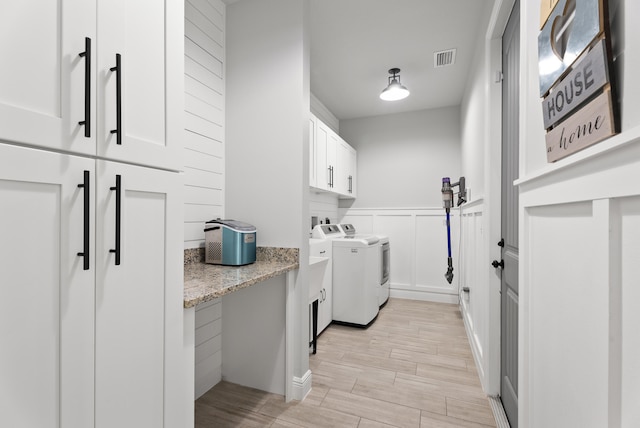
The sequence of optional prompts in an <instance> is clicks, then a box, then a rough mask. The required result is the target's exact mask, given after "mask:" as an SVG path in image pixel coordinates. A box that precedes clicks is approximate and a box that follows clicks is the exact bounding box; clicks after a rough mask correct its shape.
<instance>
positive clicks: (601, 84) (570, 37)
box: [538, 0, 618, 162]
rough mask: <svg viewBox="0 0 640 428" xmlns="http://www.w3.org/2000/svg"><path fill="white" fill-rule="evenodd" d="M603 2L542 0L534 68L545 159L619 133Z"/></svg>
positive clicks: (565, 154)
mask: <svg viewBox="0 0 640 428" xmlns="http://www.w3.org/2000/svg"><path fill="white" fill-rule="evenodd" d="M606 7H607V4H606V0H541V7H540V17H541V25H542V29H541V31H540V35H539V36H538V69H539V77H540V96H541V97H542V98H543V99H542V113H543V120H544V128H545V129H546V130H547V135H546V138H545V140H546V151H547V161H548V162H555V161H557V160H558V159H562V158H564V157H566V156H569V155H570V154H572V153H575V152H577V151H579V150H581V149H583V148H585V147H588V146H590V145H592V144H595V143H597V142H599V141H602V140H604V139H606V138H609V137H611V136H612V135H615V134H616V133H617V130H618V129H617V128H618V126H617V115H616V111H617V108H616V107H617V106H616V104H615V97H614V94H615V91H614V88H613V87H612V82H611V80H612V79H611V64H612V61H611V54H610V52H611V48H610V44H609V40H610V39H609V38H607V37H608V36H609V34H608V33H609V25H608V22H606V21H605V17H606V13H605V8H606Z"/></svg>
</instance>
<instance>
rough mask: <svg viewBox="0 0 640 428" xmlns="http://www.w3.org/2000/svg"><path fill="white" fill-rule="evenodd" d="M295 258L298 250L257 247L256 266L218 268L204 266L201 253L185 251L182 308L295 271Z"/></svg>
mask: <svg viewBox="0 0 640 428" xmlns="http://www.w3.org/2000/svg"><path fill="white" fill-rule="evenodd" d="M298 257H299V249H298V248H274V247H258V249H257V251H256V259H257V260H256V262H255V263H252V264H250V265H246V266H220V265H209V264H205V263H204V249H201V248H196V249H193V250H185V256H184V258H185V265H184V307H185V308H191V307H194V306H196V305H197V304H199V303H204V302H207V301H210V300H213V299H215V298H218V297H221V296H224V295H225V294H229V293H232V292H234V291H236V290H239V289H241V288H245V287H249V286H251V285H254V284H257V283H260V282H262V281H265V280H267V279H269V278H273V277H275V276H278V275H281V274H284V273H286V272H289V271H291V270H294V269H298V267H299V263H298ZM187 260H188V262H187Z"/></svg>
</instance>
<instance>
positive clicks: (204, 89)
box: [184, 76, 224, 110]
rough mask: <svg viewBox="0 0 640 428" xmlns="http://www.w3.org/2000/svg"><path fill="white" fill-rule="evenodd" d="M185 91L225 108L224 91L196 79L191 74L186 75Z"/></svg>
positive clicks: (215, 105) (208, 102)
mask: <svg viewBox="0 0 640 428" xmlns="http://www.w3.org/2000/svg"><path fill="white" fill-rule="evenodd" d="M184 91H185V93H187V94H189V95H192V96H195V97H196V98H198V99H200V100H202V101H204V102H206V103H207V104H210V105H212V106H214V107H217V108H219V109H221V110H223V109H224V97H223V96H222V93H220V92H218V91H216V90H215V89H212V88H211V87H209V86H207V85H206V84H204V83H202V82H200V81H199V80H196V79H194V78H193V77H191V76H185V77H184Z"/></svg>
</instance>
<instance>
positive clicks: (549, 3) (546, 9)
mask: <svg viewBox="0 0 640 428" xmlns="http://www.w3.org/2000/svg"><path fill="white" fill-rule="evenodd" d="M557 3H558V0H541V1H540V29H542V27H544V24H546V22H547V19H548V18H549V15H551V11H552V10H553V8H554V7H555V5H556V4H557Z"/></svg>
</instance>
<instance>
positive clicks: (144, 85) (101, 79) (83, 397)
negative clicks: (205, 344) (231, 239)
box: [0, 0, 192, 428]
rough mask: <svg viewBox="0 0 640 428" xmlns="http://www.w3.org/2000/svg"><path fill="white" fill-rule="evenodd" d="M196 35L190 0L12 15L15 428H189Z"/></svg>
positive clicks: (8, 358) (0, 286)
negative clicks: (188, 248)
mask: <svg viewBox="0 0 640 428" xmlns="http://www.w3.org/2000/svg"><path fill="white" fill-rule="evenodd" d="M45 3H46V4H45ZM134 3H135V4H134ZM182 26H183V4H182V2H178V1H175V0H165V1H155V0H147V1H137V2H133V3H132V2H126V1H124V0H117V1H113V0H109V1H107V0H100V1H97V2H86V1H79V0H78V1H76V0H70V1H65V2H41V1H37V0H29V1H23V2H17V3H16V4H13V5H8V6H7V8H3V13H2V15H0V27H1V28H3V30H4V31H7V35H10V37H8V36H7V37H1V38H0V54H2V56H3V57H5V58H11V59H12V60H11V61H7V62H6V64H4V66H3V67H2V70H1V71H0V200H2V201H3V202H2V209H1V210H0V257H1V260H0V343H1V344H2V349H3V350H2V352H0V379H2V385H3V387H2V388H0V403H1V404H0V426H11V427H36V426H37V427H45V428H46V427H70V428H73V427H82V428H86V427H105V428H106V427H114V426H122V427H129V426H131V427H134V426H135V427H149V428H151V427H158V426H164V427H183V426H185V421H188V420H189V412H190V409H189V408H188V407H187V406H188V404H189V403H188V400H185V399H184V397H183V394H182V393H183V392H184V391H186V390H188V389H189V388H190V389H192V385H191V386H188V387H186V386H185V385H184V382H185V378H186V377H185V373H183V371H184V369H185V365H184V364H185V361H186V360H185V358H184V355H183V354H182V350H183V337H182V334H183V330H182V315H183V309H182V301H183V296H182V289H183V287H182V259H183V257H182V253H183V251H182V242H183V239H182V234H183V230H182V224H181V222H182V217H183V215H182V186H181V184H182V180H181V178H180V174H178V173H177V172H175V171H177V170H179V169H180V168H181V162H180V158H179V156H177V154H178V153H179V147H180V140H181V133H182V126H181V120H182V106H183V102H182V93H183V91H182V87H183V72H182V69H183V68H182V67H183V65H182V64H183V54H182V52H183V31H182V28H183V27H182ZM89 52H90V53H89ZM81 53H82V55H80V54H81ZM116 54H119V60H118V61H119V68H118V69H114V70H112V68H114V67H116V64H117V61H116ZM118 117H119V118H118ZM118 125H119V126H118ZM112 130H115V131H116V132H112ZM172 170H173V171H172ZM34 403H37V408H38V411H37V412H34V411H33V405H34ZM191 404H192V403H191Z"/></svg>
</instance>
